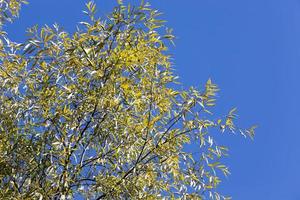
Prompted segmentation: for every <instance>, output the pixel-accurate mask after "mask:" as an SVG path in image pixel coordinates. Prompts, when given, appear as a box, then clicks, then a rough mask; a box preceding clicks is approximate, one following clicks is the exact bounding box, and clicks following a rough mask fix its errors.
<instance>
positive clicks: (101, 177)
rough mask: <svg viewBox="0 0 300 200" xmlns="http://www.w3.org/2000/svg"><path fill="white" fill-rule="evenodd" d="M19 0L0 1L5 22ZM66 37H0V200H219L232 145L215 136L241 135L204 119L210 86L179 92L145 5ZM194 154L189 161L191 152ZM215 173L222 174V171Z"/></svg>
mask: <svg viewBox="0 0 300 200" xmlns="http://www.w3.org/2000/svg"><path fill="white" fill-rule="evenodd" d="M22 2H23V1H20V0H19V1H17V0H4V1H3V0H2V1H0V5H1V12H0V17H1V18H0V19H1V22H3V23H4V22H6V21H11V19H12V17H14V16H17V13H18V10H19V8H20V3H22ZM86 5H87V11H86V14H88V15H89V19H90V20H89V21H88V22H81V23H80V25H79V29H78V31H77V32H75V33H73V34H69V33H67V32H66V31H63V30H62V29H61V28H59V26H58V25H54V26H53V28H51V27H48V26H45V27H43V28H41V29H39V28H37V27H33V28H30V29H29V31H28V33H29V34H30V36H29V38H28V40H27V42H24V43H22V44H18V43H15V42H13V41H11V40H10V39H9V38H8V36H7V35H6V33H5V32H2V34H1V39H0V86H1V87H0V198H1V199H72V198H75V199H76V198H88V199H176V198H181V199H204V198H207V197H208V198H210V199H225V197H224V196H222V195H220V194H218V193H217V190H216V188H217V186H218V184H219V183H220V176H221V174H222V172H223V174H225V175H227V174H228V173H229V171H228V168H227V167H226V166H225V165H223V164H222V163H221V158H222V157H223V156H225V155H227V148H226V147H224V146H219V145H217V143H216V142H215V140H214V138H213V137H212V134H211V133H210V130H213V129H216V130H220V132H224V131H227V130H229V131H230V132H234V131H238V132H241V133H242V134H244V133H245V135H247V134H248V135H250V136H251V137H252V136H253V130H254V128H251V129H249V130H246V131H241V130H239V129H237V128H236V127H235V125H234V123H233V120H234V118H235V114H234V111H235V110H234V109H233V110H232V111H230V113H229V114H228V115H227V116H226V117H224V118H218V117H216V116H214V115H213V114H212V113H210V111H209V108H210V107H211V106H214V103H215V99H214V96H215V93H216V92H217V90H218V89H217V87H216V85H215V84H213V83H212V82H211V81H210V80H208V81H207V83H206V86H205V88H203V90H200V91H199V90H196V89H195V88H190V89H188V90H178V89H175V88H178V87H175V86H174V84H176V79H177V78H176V76H175V75H174V74H173V70H172V68H171V62H170V56H168V54H167V46H166V42H167V41H169V40H172V39H173V35H172V34H171V31H169V30H167V32H166V34H159V32H160V31H159V30H160V27H161V26H162V25H163V21H161V20H159V19H158V18H157V17H158V16H159V14H160V13H158V12H157V11H156V10H153V9H151V8H150V7H149V4H148V3H143V2H142V3H141V4H140V5H138V6H130V5H125V4H123V3H122V2H119V3H118V5H117V6H116V7H115V8H114V10H113V12H112V13H111V14H110V15H108V16H107V18H105V19H98V18H96V17H95V11H96V6H95V4H94V3H93V2H89V3H87V4H86ZM189 145H190V146H192V147H193V148H192V149H193V152H192V151H189V150H188V149H189V148H188V146H189ZM220 172H221V173H220Z"/></svg>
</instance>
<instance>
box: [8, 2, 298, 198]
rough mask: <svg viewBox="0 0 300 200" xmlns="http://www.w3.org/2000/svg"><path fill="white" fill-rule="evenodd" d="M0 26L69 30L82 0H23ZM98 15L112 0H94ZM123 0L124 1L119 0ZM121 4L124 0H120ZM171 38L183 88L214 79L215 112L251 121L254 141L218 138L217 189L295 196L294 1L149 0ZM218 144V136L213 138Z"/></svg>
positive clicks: (13, 31) (15, 34) (19, 30)
mask: <svg viewBox="0 0 300 200" xmlns="http://www.w3.org/2000/svg"><path fill="white" fill-rule="evenodd" d="M29 2H30V5H27V6H24V7H23V9H22V12H21V18H20V19H18V20H17V21H16V22H15V23H14V24H12V25H8V26H7V27H6V30H7V31H8V32H9V34H10V36H11V38H12V39H15V40H17V41H22V40H23V39H24V38H25V33H24V31H25V30H26V27H30V26H32V25H34V24H40V25H43V24H53V23H54V22H57V23H59V24H60V25H62V26H63V27H64V28H65V29H66V30H67V31H71V32H72V31H73V30H75V27H76V26H75V25H76V23H77V22H79V21H82V20H83V17H84V15H83V14H82V12H81V10H82V9H83V8H84V3H85V2H86V1H83V0H82V1H80V0H29ZM95 2H96V3H97V4H98V5H99V11H100V14H102V15H103V14H105V13H106V12H107V11H108V10H109V7H110V6H111V4H112V2H113V1H112V0H95ZM125 2H126V0H125ZM127 2H128V0H127ZM152 5H153V7H155V8H157V9H159V10H160V11H162V12H163V13H164V15H163V18H164V19H166V20H167V21H168V22H167V25H168V26H169V27H172V28H173V29H174V33H175V35H176V36H177V37H178V38H177V39H176V41H175V43H176V47H175V48H173V49H172V54H173V58H174V63H175V68H176V71H177V74H178V75H179V76H180V77H181V79H180V80H181V82H182V83H183V84H184V85H185V86H189V85H193V86H201V85H202V84H203V83H204V82H205V81H206V80H207V79H208V78H209V77H211V78H212V80H213V81H214V82H215V83H217V84H218V85H219V87H220V88H221V91H220V92H219V97H218V105H217V106H218V107H217V109H216V111H217V112H218V113H225V112H226V111H228V110H229V109H230V108H232V107H235V106H236V107H237V108H238V113H239V116H240V120H239V121H240V125H241V126H245V127H248V126H250V125H252V124H258V126H259V128H258V129H257V135H256V137H255V140H254V141H250V140H246V139H244V138H243V137H239V136H232V135H229V136H228V137H222V138H221V140H222V141H221V143H223V144H226V145H228V146H229V147H230V154H231V155H230V157H229V158H227V159H226V163H228V164H229V166H230V169H231V172H232V175H231V176H229V177H228V178H227V179H225V180H224V182H223V183H222V185H221V188H220V189H221V192H223V193H224V194H228V195H231V196H232V197H233V199H236V200H256V199H257V200H299V199H300V131H299V127H300V106H299V103H300V90H299V86H300V78H299V75H300V0H184V1H182V0H159V1H158V0H156V1H155V0H152ZM219 143H220V142H219Z"/></svg>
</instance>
